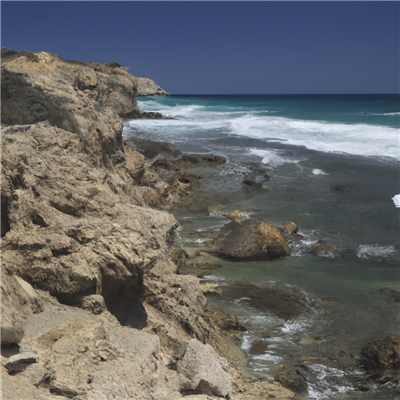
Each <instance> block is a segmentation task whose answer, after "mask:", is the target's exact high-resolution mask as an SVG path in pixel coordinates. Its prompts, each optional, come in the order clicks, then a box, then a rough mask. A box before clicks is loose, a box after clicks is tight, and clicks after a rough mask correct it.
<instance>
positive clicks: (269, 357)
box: [253, 352, 283, 364]
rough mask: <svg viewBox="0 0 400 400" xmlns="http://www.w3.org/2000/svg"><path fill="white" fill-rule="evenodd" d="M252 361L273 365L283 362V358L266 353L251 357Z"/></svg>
mask: <svg viewBox="0 0 400 400" xmlns="http://www.w3.org/2000/svg"><path fill="white" fill-rule="evenodd" d="M253 360H262V361H272V362H273V363H275V364H278V363H279V362H281V361H282V360H283V358H282V357H278V356H275V355H273V354H271V353H269V352H267V353H264V354H259V355H256V356H253Z"/></svg>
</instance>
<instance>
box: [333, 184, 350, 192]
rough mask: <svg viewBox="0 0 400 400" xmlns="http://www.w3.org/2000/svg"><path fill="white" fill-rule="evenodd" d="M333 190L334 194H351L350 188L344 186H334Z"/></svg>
mask: <svg viewBox="0 0 400 400" xmlns="http://www.w3.org/2000/svg"><path fill="white" fill-rule="evenodd" d="M331 190H332V191H334V192H339V193H348V192H350V188H349V187H348V186H344V185H333V186H331Z"/></svg>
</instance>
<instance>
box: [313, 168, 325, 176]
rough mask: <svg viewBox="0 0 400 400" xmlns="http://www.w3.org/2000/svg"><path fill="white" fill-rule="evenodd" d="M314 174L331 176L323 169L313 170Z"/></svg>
mask: <svg viewBox="0 0 400 400" xmlns="http://www.w3.org/2000/svg"><path fill="white" fill-rule="evenodd" d="M312 173H313V174H314V175H329V174H327V173H326V172H324V171H322V169H313V170H312Z"/></svg>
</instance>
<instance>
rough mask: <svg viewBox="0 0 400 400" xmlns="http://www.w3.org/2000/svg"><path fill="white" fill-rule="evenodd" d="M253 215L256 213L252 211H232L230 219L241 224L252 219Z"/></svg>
mask: <svg viewBox="0 0 400 400" xmlns="http://www.w3.org/2000/svg"><path fill="white" fill-rule="evenodd" d="M253 214H254V212H252V211H240V210H235V211H232V212H231V213H230V214H229V215H228V218H229V219H231V220H232V221H236V222H238V223H239V224H240V223H241V222H242V221H245V220H247V219H250V217H251V215H253Z"/></svg>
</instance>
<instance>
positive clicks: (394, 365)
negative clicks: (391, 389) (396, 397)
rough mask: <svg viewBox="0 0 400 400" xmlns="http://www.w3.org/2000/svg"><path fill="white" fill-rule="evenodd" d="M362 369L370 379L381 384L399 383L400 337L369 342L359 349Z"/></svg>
mask: <svg viewBox="0 0 400 400" xmlns="http://www.w3.org/2000/svg"><path fill="white" fill-rule="evenodd" d="M361 355H362V357H363V358H364V362H363V364H364V368H365V369H366V370H367V372H368V373H369V374H371V376H372V378H374V379H376V380H379V381H381V382H383V383H384V382H387V381H392V382H395V383H399V371H400V336H399V335H395V336H390V337H386V338H384V339H381V340H370V341H369V342H368V343H366V344H365V346H364V347H363V348H362V349H361Z"/></svg>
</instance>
